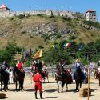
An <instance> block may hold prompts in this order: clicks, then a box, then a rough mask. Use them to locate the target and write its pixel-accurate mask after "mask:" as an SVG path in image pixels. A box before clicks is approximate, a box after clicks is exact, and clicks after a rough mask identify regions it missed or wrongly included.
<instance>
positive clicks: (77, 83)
mask: <svg viewBox="0 0 100 100" xmlns="http://www.w3.org/2000/svg"><path fill="white" fill-rule="evenodd" d="M78 86H79V82H76V91H79V89H78Z"/></svg>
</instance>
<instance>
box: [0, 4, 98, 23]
mask: <svg viewBox="0 0 100 100" xmlns="http://www.w3.org/2000/svg"><path fill="white" fill-rule="evenodd" d="M20 14H22V15H25V16H27V15H38V14H43V15H48V16H64V17H67V18H72V19H74V18H78V17H77V16H75V15H78V14H80V15H81V13H79V12H72V11H58V10H33V11H11V10H10V9H9V8H8V7H7V6H6V5H5V4H2V5H1V6H0V17H13V16H16V15H20ZM85 15H86V16H85ZM90 15H91V17H90ZM94 15H95V17H94ZM83 18H86V20H87V21H95V22H96V21H97V16H96V11H95V12H94V14H93V12H92V14H91V12H88V11H87V12H86V14H83ZM92 18H93V19H94V18H96V19H95V20H92ZM90 19H91V20H90Z"/></svg>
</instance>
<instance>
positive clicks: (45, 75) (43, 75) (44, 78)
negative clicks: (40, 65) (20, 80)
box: [41, 70, 49, 83]
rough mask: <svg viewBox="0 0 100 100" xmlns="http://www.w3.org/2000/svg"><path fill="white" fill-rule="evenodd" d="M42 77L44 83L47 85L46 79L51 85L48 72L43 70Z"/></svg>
mask: <svg viewBox="0 0 100 100" xmlns="http://www.w3.org/2000/svg"><path fill="white" fill-rule="evenodd" d="M41 75H42V79H43V80H44V83H45V80H46V79H47V81H48V83H49V78H48V72H47V71H44V70H43V71H42V73H41Z"/></svg>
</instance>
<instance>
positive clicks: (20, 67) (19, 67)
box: [16, 60, 24, 72]
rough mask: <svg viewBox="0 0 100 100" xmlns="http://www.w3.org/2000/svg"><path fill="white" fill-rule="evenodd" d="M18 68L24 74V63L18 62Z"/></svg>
mask: <svg viewBox="0 0 100 100" xmlns="http://www.w3.org/2000/svg"><path fill="white" fill-rule="evenodd" d="M16 67H17V68H18V70H20V71H21V72H24V69H23V63H22V62H21V60H18V63H17V64H16Z"/></svg>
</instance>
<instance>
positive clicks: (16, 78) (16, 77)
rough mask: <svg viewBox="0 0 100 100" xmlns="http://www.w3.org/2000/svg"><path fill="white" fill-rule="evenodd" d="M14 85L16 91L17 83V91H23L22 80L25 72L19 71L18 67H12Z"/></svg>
mask: <svg viewBox="0 0 100 100" xmlns="http://www.w3.org/2000/svg"><path fill="white" fill-rule="evenodd" d="M13 73H14V83H15V85H16V89H15V90H16V91H17V90H18V89H17V86H18V83H19V91H20V90H23V83H24V78H25V72H24V71H21V70H19V69H18V67H16V66H15V67H14V72H13Z"/></svg>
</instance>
